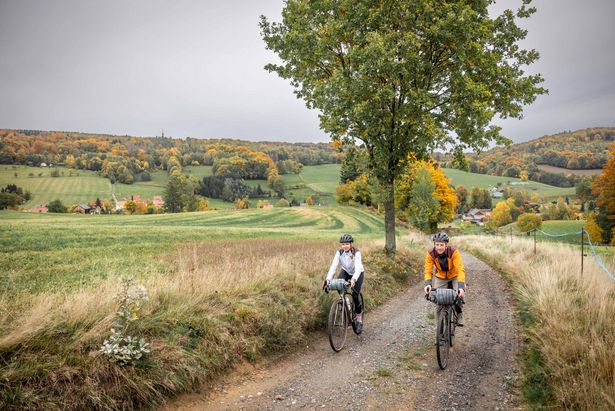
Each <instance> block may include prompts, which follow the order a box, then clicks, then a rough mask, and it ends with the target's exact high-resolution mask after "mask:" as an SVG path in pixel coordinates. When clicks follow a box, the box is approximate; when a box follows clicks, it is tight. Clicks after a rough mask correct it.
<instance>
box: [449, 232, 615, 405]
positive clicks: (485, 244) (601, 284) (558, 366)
mask: <svg viewBox="0 0 615 411" xmlns="http://www.w3.org/2000/svg"><path fill="white" fill-rule="evenodd" d="M456 241H459V242H460V243H461V246H462V248H467V249H470V250H474V251H477V252H478V253H479V254H481V255H483V256H486V257H487V258H488V260H490V261H492V262H497V265H498V266H499V268H501V269H503V270H504V271H505V272H506V273H508V274H509V275H510V276H511V277H512V279H513V282H514V285H515V287H516V289H517V290H518V292H519V295H520V296H521V299H522V300H523V301H524V303H526V304H527V306H528V307H529V310H530V313H531V315H533V317H534V319H535V320H536V322H535V324H534V325H533V326H532V327H531V329H530V335H529V337H530V338H531V340H532V341H533V342H534V343H536V344H537V346H538V347H539V350H540V353H541V357H542V359H543V361H544V364H545V365H546V367H547V369H548V375H549V377H548V378H549V382H550V385H551V386H552V388H553V392H554V396H555V400H556V402H557V404H556V406H557V407H562V408H566V409H591V410H594V409H615V281H613V280H611V279H609V277H608V276H607V274H606V273H605V272H604V271H603V270H602V269H601V268H600V267H599V266H598V265H597V264H596V263H595V261H594V259H593V257H592V256H591V254H590V255H589V256H588V257H586V258H585V264H584V270H583V275H582V276H581V258H580V250H579V249H578V248H574V247H572V246H569V245H565V244H555V243H550V244H547V243H540V244H538V248H537V254H534V244H533V241H532V240H526V239H522V238H521V239H520V238H515V239H514V240H513V241H512V242H511V240H510V239H502V238H494V237H476V236H472V237H470V236H468V237H459V238H456ZM606 263H607V266H609V267H615V261H614V259H612V258H611V259H610V261H607V262H606Z"/></svg>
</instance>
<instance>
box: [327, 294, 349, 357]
mask: <svg viewBox="0 0 615 411" xmlns="http://www.w3.org/2000/svg"><path fill="white" fill-rule="evenodd" d="M344 311H345V309H344V302H343V300H338V301H336V302H334V303H333V304H331V309H330V310H329V323H328V327H327V328H328V331H329V343H330V344H331V348H333V351H335V352H339V351H341V350H342V348H344V344H345V343H346V334H347V332H348V328H347V327H348V323H347V319H346V313H345V312H344Z"/></svg>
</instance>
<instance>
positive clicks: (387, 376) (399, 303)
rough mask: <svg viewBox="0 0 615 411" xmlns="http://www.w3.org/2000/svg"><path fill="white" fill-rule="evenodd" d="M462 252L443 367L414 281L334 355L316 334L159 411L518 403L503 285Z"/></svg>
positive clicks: (513, 334) (499, 406) (427, 308)
mask: <svg viewBox="0 0 615 411" xmlns="http://www.w3.org/2000/svg"><path fill="white" fill-rule="evenodd" d="M463 259H464V262H465V265H466V271H467V272H468V278H467V282H468V287H467V288H468V289H467V291H468V293H467V296H466V301H467V303H466V305H465V323H466V326H465V327H463V328H458V330H457V333H456V334H457V336H456V344H455V347H453V348H452V349H451V354H450V355H451V356H450V361H449V362H450V364H449V367H448V368H447V369H446V370H445V371H441V370H440V369H439V367H438V365H437V362H436V359H435V349H434V346H433V343H434V338H435V337H434V334H435V320H434V319H433V314H432V313H433V311H434V306H433V305H432V304H431V303H428V302H427V301H425V299H424V298H423V292H422V285H421V284H417V285H415V286H413V287H411V288H409V289H407V290H404V291H402V292H400V293H399V294H397V295H396V296H395V297H393V298H392V299H391V300H389V301H388V302H387V303H386V304H384V305H382V306H381V307H379V308H377V309H375V310H373V311H372V312H368V313H367V314H366V318H365V331H364V333H363V334H362V335H361V336H360V337H357V336H355V335H354V334H353V333H352V332H350V333H349V338H348V339H347V342H346V348H345V349H344V350H343V351H342V352H340V353H335V352H333V350H332V349H331V347H330V346H329V341H328V339H327V336H326V334H325V333H317V334H314V335H313V336H312V337H311V338H310V342H309V343H308V344H306V345H305V346H303V347H301V348H300V349H298V350H297V352H296V353H295V354H290V355H288V354H287V355H285V356H284V357H283V358H282V359H278V360H275V359H271V360H268V361H267V362H266V363H261V364H258V365H245V366H242V367H240V368H239V369H237V370H236V371H235V372H233V373H232V374H231V375H229V376H227V377H224V378H223V379H221V380H220V381H217V382H216V383H215V384H213V385H209V386H208V387H203V389H202V390H201V392H198V393H194V394H189V395H184V396H181V397H179V398H177V399H175V400H172V401H170V402H169V403H168V404H167V406H166V407H165V408H164V409H165V410H182V411H183V410H286V409H291V410H292V409H335V410H337V409H340V410H341V409H344V410H364V409H378V410H409V409H416V410H446V409H448V410H484V409H488V410H508V409H516V408H518V406H517V405H515V403H516V400H515V398H514V395H513V392H514V387H515V384H516V381H517V379H518V367H517V363H516V358H517V353H518V338H519V337H518V332H517V326H516V322H515V317H514V310H513V306H512V302H511V299H510V297H509V296H510V293H509V292H508V291H507V288H508V287H507V285H506V284H505V282H504V281H503V280H502V279H501V278H500V277H499V275H498V274H497V273H496V272H495V271H494V270H493V269H491V268H490V267H489V266H487V265H486V264H484V263H483V262H481V261H479V260H477V259H476V258H474V257H472V256H470V255H468V254H465V253H464V254H463ZM366 281H369V277H367V279H366ZM366 297H367V298H369V296H366Z"/></svg>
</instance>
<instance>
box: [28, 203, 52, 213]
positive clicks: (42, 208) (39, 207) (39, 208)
mask: <svg viewBox="0 0 615 411" xmlns="http://www.w3.org/2000/svg"><path fill="white" fill-rule="evenodd" d="M30 211H32V212H35V213H46V212H47V211H48V210H47V206H46V205H45V204H39V205H37V206H36V207H34V208H33V209H32V210H30Z"/></svg>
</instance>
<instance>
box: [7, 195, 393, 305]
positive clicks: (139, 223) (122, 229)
mask: <svg viewBox="0 0 615 411" xmlns="http://www.w3.org/2000/svg"><path fill="white" fill-rule="evenodd" d="M383 230H384V229H383V223H382V220H381V218H380V217H378V216H375V215H373V214H371V213H369V212H367V211H365V210H362V209H358V208H352V207H340V206H327V207H317V206H313V207H291V208H274V209H268V210H263V209H249V210H219V211H208V212H195V213H181V214H156V215H134V216H125V215H79V214H77V215H70V214H64V215H63V214H50V213H45V214H38V213H36V214H35V213H32V214H29V213H19V212H7V211H5V212H0V249H1V251H0V266H2V267H3V270H2V271H3V273H2V281H1V283H0V290H1V291H2V294H1V295H2V296H3V298H9V297H11V296H12V295H14V294H15V293H19V292H22V291H23V292H28V293H32V292H33V293H39V292H47V291H51V290H67V289H74V288H79V287H82V286H95V285H96V281H97V280H99V279H104V278H107V277H108V276H109V275H112V274H117V275H120V274H127V273H134V274H135V275H136V276H137V277H141V278H144V277H147V276H148V275H149V274H151V273H153V272H165V271H167V270H169V269H171V268H172V267H171V266H170V265H169V262H164V261H163V260H161V259H159V258H157V256H159V255H161V254H164V253H166V252H168V251H169V250H171V249H174V248H177V247H181V246H182V244H186V243H190V242H201V241H213V240H219V239H225V240H229V239H235V240H238V241H239V240H242V239H253V238H279V239H288V240H289V241H296V240H299V239H329V240H331V243H332V244H335V240H336V239H337V237H338V236H339V234H340V233H341V232H342V231H344V232H352V233H355V235H357V236H358V237H359V238H363V239H366V240H372V239H374V238H377V237H379V236H382V235H383V234H382V233H383ZM323 269H324V268H323Z"/></svg>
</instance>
